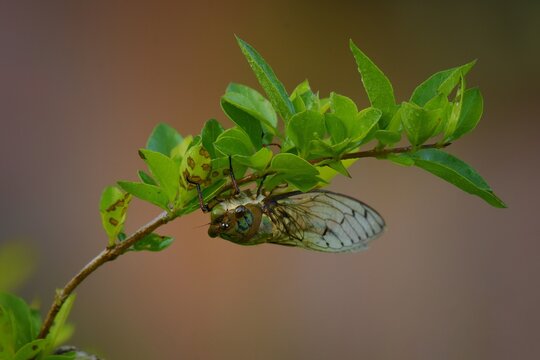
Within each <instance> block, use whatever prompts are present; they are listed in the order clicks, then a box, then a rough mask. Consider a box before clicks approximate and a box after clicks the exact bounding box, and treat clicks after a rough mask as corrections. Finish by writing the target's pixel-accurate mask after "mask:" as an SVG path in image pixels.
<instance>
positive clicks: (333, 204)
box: [268, 190, 385, 252]
mask: <svg viewBox="0 0 540 360" xmlns="http://www.w3.org/2000/svg"><path fill="white" fill-rule="evenodd" d="M269 200H270V201H269V204H271V205H270V206H269V216H270V218H271V219H272V221H273V222H274V224H275V226H276V229H277V231H276V235H275V236H274V237H273V238H272V239H270V240H268V242H270V243H275V244H279V245H289V246H298V247H302V248H305V249H311V250H318V251H324V252H351V251H360V250H364V249H366V248H367V244H368V243H369V242H370V241H371V240H373V239H375V238H377V237H378V236H379V235H380V234H381V233H382V232H383V230H384V227H385V223H384V220H383V218H382V217H381V216H380V215H379V214H378V213H377V211H375V210H373V209H372V208H371V207H369V206H368V205H366V204H364V203H363V202H361V201H359V200H356V199H353V198H351V197H349V196H346V195H342V194H337V193H334V192H330V191H323V190H315V191H311V192H307V193H302V192H292V193H287V194H282V195H278V196H275V197H271V198H269Z"/></svg>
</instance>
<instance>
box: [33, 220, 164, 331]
mask: <svg viewBox="0 0 540 360" xmlns="http://www.w3.org/2000/svg"><path fill="white" fill-rule="evenodd" d="M172 219H174V215H170V214H168V213H167V212H163V213H161V214H160V215H159V216H158V217H156V218H155V219H154V220H152V221H150V222H149V223H148V224H146V225H144V226H142V227H141V228H139V230H137V231H136V232H134V233H133V234H131V235H130V236H129V237H128V238H127V239H125V240H124V241H122V242H121V243H118V244H117V245H115V246H113V247H109V248H107V249H105V250H103V251H102V252H101V253H99V255H98V256H96V257H95V258H94V259H92V261H90V262H89V263H88V264H86V266H85V267H84V268H82V269H81V271H79V273H78V274H77V275H75V276H74V277H73V278H72V279H71V280H69V281H68V282H67V284H66V286H64V288H63V289H62V290H60V291H59V292H58V293H57V294H56V297H55V299H54V302H53V303H52V305H51V307H50V309H49V312H48V313H47V317H46V318H45V321H44V322H43V325H42V327H41V330H40V331H39V335H38V339H44V338H45V337H46V336H47V334H48V333H49V330H50V329H51V326H52V325H53V322H54V319H55V317H56V315H57V314H58V311H60V308H61V307H62V305H63V304H64V302H65V301H66V300H67V298H68V297H69V295H70V294H71V293H72V292H73V290H75V289H76V288H77V286H79V284H80V283H81V282H83V281H84V279H86V278H87V277H88V276H89V275H90V274H91V273H93V272H94V271H95V270H97V269H98V268H99V267H100V266H102V265H103V264H105V263H106V262H109V261H112V260H114V259H116V258H117V257H118V256H119V255H122V254H123V253H124V252H125V251H126V250H127V249H129V248H130V247H131V246H132V245H133V244H135V243H136V242H137V241H139V240H141V239H142V238H143V237H144V236H145V235H148V234H150V233H151V232H152V231H154V230H155V229H157V228H158V227H160V226H161V225H164V224H166V223H168V222H169V221H171V220H172Z"/></svg>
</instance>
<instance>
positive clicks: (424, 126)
mask: <svg viewBox="0 0 540 360" xmlns="http://www.w3.org/2000/svg"><path fill="white" fill-rule="evenodd" d="M401 116H402V123H403V127H404V128H405V133H406V134H407V138H408V139H409V141H410V142H411V144H413V145H415V146H418V145H421V144H423V143H424V142H426V140H428V139H429V138H430V137H431V136H433V134H434V132H435V129H436V128H437V125H439V121H440V112H439V111H436V110H426V109H424V108H421V107H420V106H418V105H416V104H413V103H407V102H404V103H403V104H402V106H401Z"/></svg>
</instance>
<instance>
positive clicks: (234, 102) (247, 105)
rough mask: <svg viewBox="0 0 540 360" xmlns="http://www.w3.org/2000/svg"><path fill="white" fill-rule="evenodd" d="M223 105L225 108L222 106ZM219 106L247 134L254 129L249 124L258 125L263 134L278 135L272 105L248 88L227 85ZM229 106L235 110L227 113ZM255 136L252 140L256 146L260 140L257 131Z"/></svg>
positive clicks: (259, 133)
mask: <svg viewBox="0 0 540 360" xmlns="http://www.w3.org/2000/svg"><path fill="white" fill-rule="evenodd" d="M224 103H225V104H226V105H227V106H224V105H225V104H224ZM221 106H222V108H223V110H224V111H225V113H226V114H227V116H229V118H230V119H231V120H232V121H233V122H235V123H236V125H238V126H239V127H241V128H242V129H244V131H246V133H248V134H250V132H249V131H248V129H251V128H254V127H255V125H253V124H251V122H253V123H255V124H259V127H262V129H263V130H264V132H265V133H270V134H272V135H276V134H278V131H277V115H276V111H275V110H274V108H273V107H272V104H271V103H270V102H269V101H268V100H266V98H265V97H264V96H262V95H261V94H260V93H259V92H258V91H256V90H254V89H252V88H250V87H248V86H245V85H240V84H234V83H231V84H229V86H228V87H227V90H226V92H225V95H224V96H223V97H222V99H221ZM231 106H232V107H234V108H235V109H236V110H235V111H233V112H231V113H228V109H229V108H230V107H231ZM235 114H237V116H235ZM256 135H257V139H252V141H253V143H254V144H257V143H258V141H259V139H260V138H261V132H260V131H258V132H257V133H256ZM254 140H255V141H254Z"/></svg>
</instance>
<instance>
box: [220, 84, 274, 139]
mask: <svg viewBox="0 0 540 360" xmlns="http://www.w3.org/2000/svg"><path fill="white" fill-rule="evenodd" d="M241 97H242V95H239V94H236V93H231V94H225V95H224V96H223V97H222V98H221V108H222V109H223V112H224V113H225V114H226V115H227V116H228V117H229V119H231V120H232V122H234V123H235V124H236V125H238V127H239V128H241V129H242V130H244V132H245V133H246V134H247V135H248V136H249V138H250V140H251V143H252V144H253V145H254V146H255V149H260V148H261V146H262V139H263V135H264V133H263V129H262V125H261V122H260V121H259V120H258V119H257V118H256V117H254V116H252V115H251V114H249V113H248V112H247V111H245V110H244V109H242V108H241V105H240V102H241V101H242V100H243V99H242V98H241Z"/></svg>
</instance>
